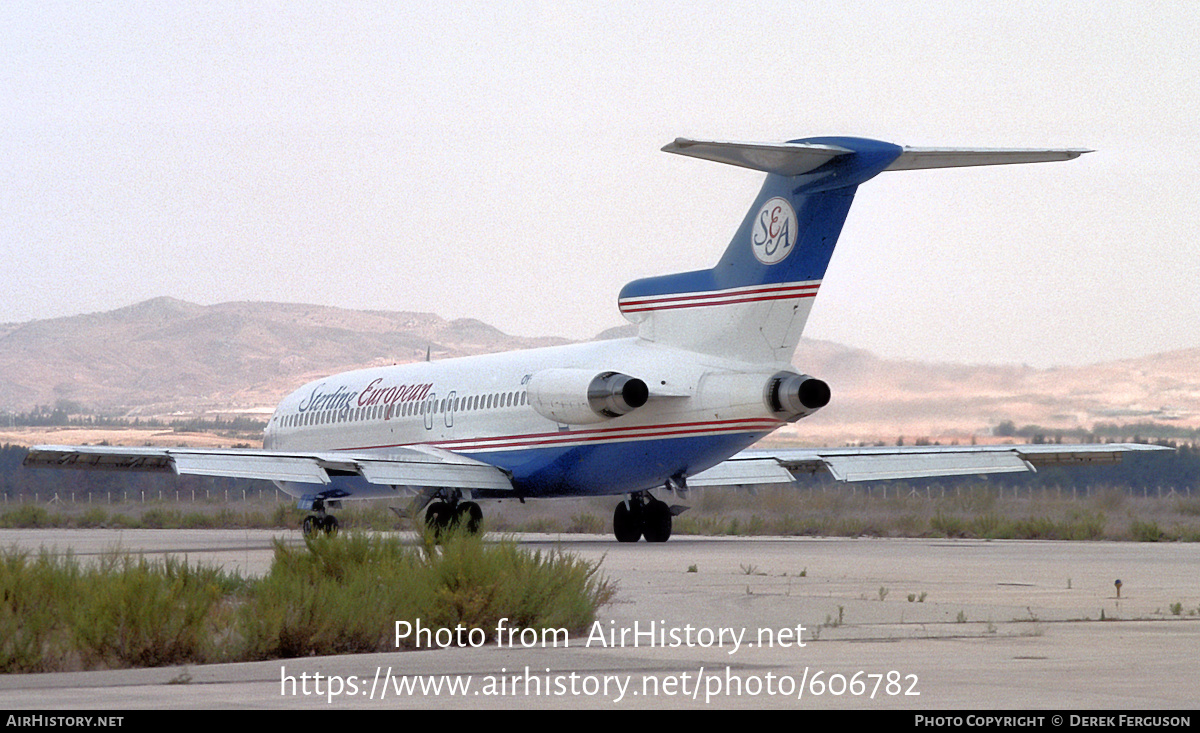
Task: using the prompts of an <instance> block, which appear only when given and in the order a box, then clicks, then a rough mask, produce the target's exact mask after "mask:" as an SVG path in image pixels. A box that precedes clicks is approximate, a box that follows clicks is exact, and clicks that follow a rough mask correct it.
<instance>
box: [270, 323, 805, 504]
mask: <svg viewBox="0 0 1200 733" xmlns="http://www.w3.org/2000/svg"><path fill="white" fill-rule="evenodd" d="M597 366H600V367H602V368H603V370H607V371H615V372H620V373H623V374H626V375H630V376H633V377H636V378H638V379H640V380H642V381H644V382H645V383H646V385H647V386H648V388H649V392H650V397H649V400H648V401H647V402H646V404H644V405H643V406H641V407H639V408H637V409H634V410H632V411H630V412H629V413H628V414H624V415H620V416H617V417H611V418H604V417H599V416H598V417H597V419H596V420H595V421H591V422H588V423H586V424H566V423H564V422H559V421H557V420H553V419H549V418H547V417H545V416H544V415H543V414H541V413H539V411H538V410H537V409H535V408H534V406H533V405H532V404H531V396H530V395H529V394H528V393H527V385H528V384H529V383H530V381H531V379H532V378H533V376H534V375H535V374H538V373H539V372H542V371H543V370H563V369H581V370H582V369H588V368H590V369H592V370H594V371H600V370H598V369H597ZM779 370H780V365H777V364H771V365H762V364H760V365H753V364H747V363H744V362H737V361H731V360H725V359H721V358H719V357H714V356H706V355H702V354H697V353H694V352H687V351H682V350H679V349H675V348H672V347H666V346H661V345H657V344H654V343H651V342H648V341H645V340H642V339H639V338H630V339H621V340H614V341H603V342H594V343H587V344H577V345H570V346H559V347H549V348H542V349H534V350H529V351H519V352H509V353H502V354H492V355H485V356H474V357H463V358H457V359H448V360H444V361H435V362H420V363H414V364H404V365H399V366H390V367H377V368H372V369H363V370H359V371H352V372H345V373H342V374H337V375H334V376H331V377H327V378H325V379H320V380H317V381H314V382H311V383H309V384H307V385H305V386H304V387H301V388H300V389H298V390H297V391H295V392H294V393H292V394H291V395H289V396H288V397H287V398H286V399H284V400H283V401H282V402H281V403H280V404H279V407H278V408H277V410H276V412H275V414H274V416H273V417H272V418H271V421H270V423H269V424H268V427H267V429H266V434H265V438H264V447H266V448H268V449H271V450H278V451H284V452H287V451H325V452H336V451H351V450H352V451H355V452H363V451H369V452H371V453H376V454H379V455H380V456H387V455H388V454H389V451H393V452H394V451H395V450H396V449H400V448H405V447H411V446H432V447H435V448H440V449H445V450H449V451H453V452H455V453H458V454H462V455H466V456H468V457H471V458H474V459H477V460H480V461H484V462H486V463H490V464H493V465H497V466H500V467H501V468H503V469H505V470H506V471H508V472H510V473H511V475H512V477H513V484H514V486H515V487H516V489H517V492H518V495H523V496H524V495H528V496H555V495H579V494H616V493H626V492H630V491H640V490H644V489H649V488H653V487H655V486H661V485H662V484H663V483H664V482H665V481H667V479H669V478H671V477H673V476H687V475H691V474H694V473H697V472H699V471H702V470H704V469H706V468H709V467H710V466H713V465H715V464H717V463H719V462H721V461H722V460H724V459H725V458H727V457H729V456H730V455H732V454H734V453H736V452H737V451H739V450H742V449H743V448H745V447H747V446H749V445H751V444H753V443H754V442H755V441H757V440H758V439H759V438H761V437H762V436H764V435H766V434H768V433H770V432H771V431H772V430H775V429H776V428H778V427H779V426H781V425H783V424H784V420H783V419H781V418H780V417H779V416H778V415H774V414H772V412H771V410H770V409H769V407H768V405H767V403H766V401H765V400H764V386H765V385H766V383H767V381H768V380H769V379H770V377H771V375H772V374H775V373H777V372H778V371H779ZM358 493H361V492H358Z"/></svg>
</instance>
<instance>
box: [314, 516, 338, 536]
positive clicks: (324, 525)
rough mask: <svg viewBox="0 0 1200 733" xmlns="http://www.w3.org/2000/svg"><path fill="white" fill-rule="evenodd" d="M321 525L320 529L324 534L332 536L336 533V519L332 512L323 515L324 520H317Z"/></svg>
mask: <svg viewBox="0 0 1200 733" xmlns="http://www.w3.org/2000/svg"><path fill="white" fill-rule="evenodd" d="M317 521H318V522H319V523H320V525H321V531H323V532H324V533H325V534H326V535H328V536H330V537H333V536H334V535H336V534H337V533H338V520H337V517H335V516H333V515H332V514H327V515H325V519H324V521H321V520H317Z"/></svg>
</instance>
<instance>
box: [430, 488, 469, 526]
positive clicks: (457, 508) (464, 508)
mask: <svg viewBox="0 0 1200 733" xmlns="http://www.w3.org/2000/svg"><path fill="white" fill-rule="evenodd" d="M460 499H461V496H460V495H459V494H458V492H454V493H453V494H450V495H449V496H441V495H439V496H438V497H437V498H435V499H434V500H433V501H432V502H430V503H429V506H427V507H426V508H425V526H426V527H428V528H429V529H431V530H433V532H434V534H439V535H440V534H441V533H442V532H445V531H446V530H449V529H453V528H455V527H462V528H463V529H466V531H467V532H469V533H471V534H477V533H478V532H479V529H480V527H481V526H482V525H483V510H482V509H480V508H479V505H478V504H476V503H475V502H473V501H460Z"/></svg>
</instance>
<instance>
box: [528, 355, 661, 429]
mask: <svg viewBox="0 0 1200 733" xmlns="http://www.w3.org/2000/svg"><path fill="white" fill-rule="evenodd" d="M525 391H526V393H527V394H528V395H529V404H530V406H531V407H533V409H534V410H536V411H537V413H538V414H539V415H541V416H542V417H546V418H549V419H551V420H554V421H556V422H560V423H565V424H567V425H582V424H586V423H595V422H602V421H604V420H611V419H613V418H614V417H620V416H621V415H624V414H626V413H628V412H632V411H633V410H636V409H637V408H639V407H641V406H642V405H644V404H646V400H647V399H649V398H650V390H649V388H647V387H646V383H645V382H643V381H642V380H640V379H638V378H636V377H630V376H628V375H625V374H621V373H620V372H596V371H595V370H593V369H543V370H542V371H540V372H537V373H535V374H534V375H533V376H532V377H530V378H529V383H528V384H526V385H525Z"/></svg>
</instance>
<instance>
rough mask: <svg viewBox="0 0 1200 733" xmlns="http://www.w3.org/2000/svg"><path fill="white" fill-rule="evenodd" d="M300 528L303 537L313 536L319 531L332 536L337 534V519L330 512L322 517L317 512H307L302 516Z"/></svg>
mask: <svg viewBox="0 0 1200 733" xmlns="http://www.w3.org/2000/svg"><path fill="white" fill-rule="evenodd" d="M301 530H303V532H304V536H305V537H315V536H317V535H318V534H321V533H323V534H326V535H330V536H332V535H335V534H337V531H338V520H337V517H335V516H333V515H332V514H326V515H325V516H323V517H322V516H319V515H317V514H309V515H308V516H307V517H305V518H304V524H302V525H301Z"/></svg>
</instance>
